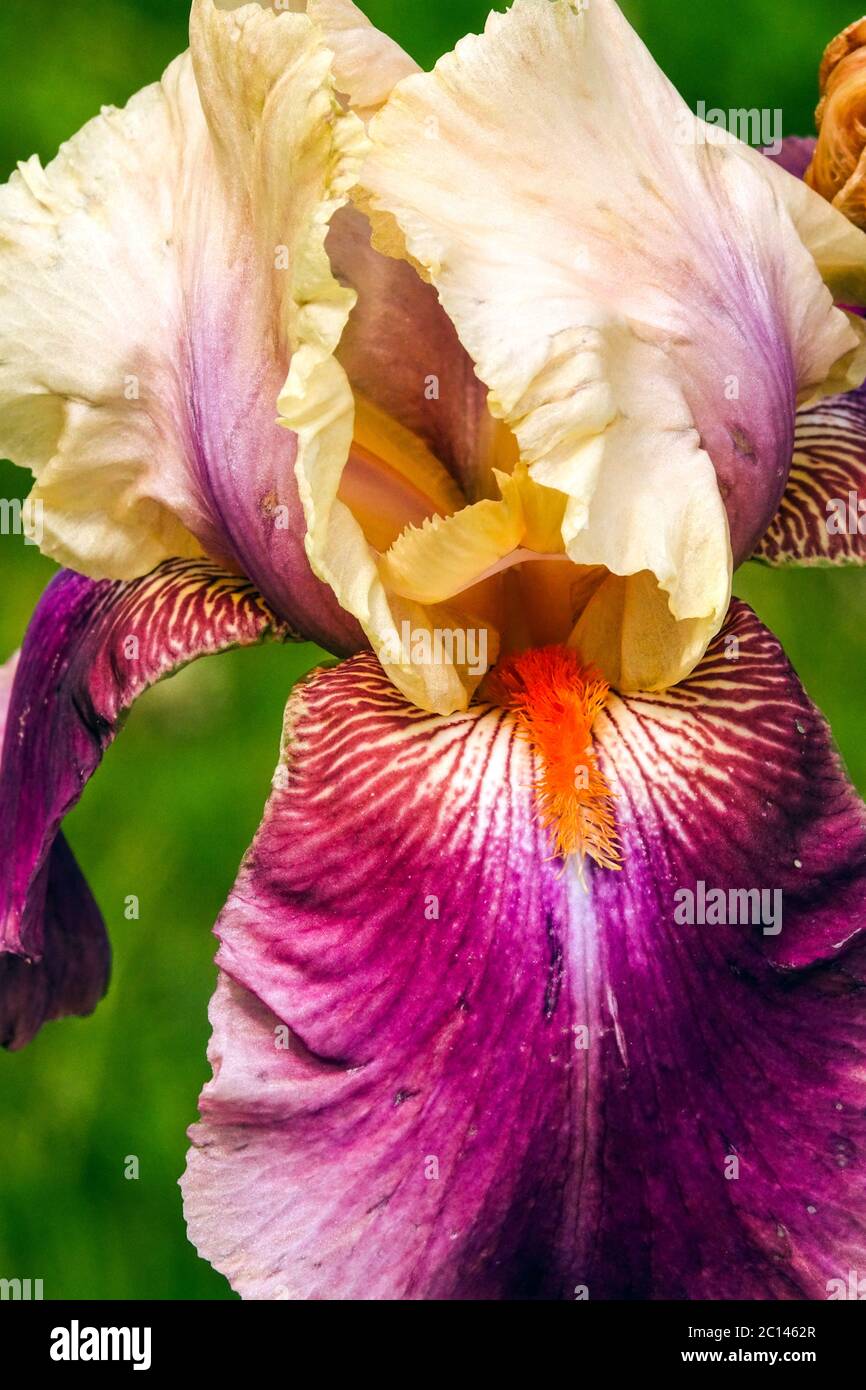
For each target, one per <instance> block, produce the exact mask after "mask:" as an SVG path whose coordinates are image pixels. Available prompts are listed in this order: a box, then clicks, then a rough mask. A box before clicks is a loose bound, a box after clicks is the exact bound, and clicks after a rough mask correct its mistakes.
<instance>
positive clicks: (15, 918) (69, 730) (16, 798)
mask: <svg viewBox="0 0 866 1390" xmlns="http://www.w3.org/2000/svg"><path fill="white" fill-rule="evenodd" d="M289 635H290V634H289V632H288V630H287V629H286V628H285V626H284V625H282V624H281V623H279V622H278V621H277V620H276V619H275V618H274V615H273V613H272V612H271V611H270V610H269V609H268V607H267V605H266V604H265V603H264V602H263V600H262V599H261V597H260V595H259V594H258V593H257V592H256V590H255V589H254V588H253V587H252V585H250V584H248V583H247V582H246V581H245V580H240V579H237V578H236V577H234V576H233V575H226V574H223V573H222V572H221V571H220V570H219V569H217V568H216V567H215V566H214V565H211V564H208V563H206V562H200V561H195V560H185V561H184V560H175V561H171V560H170V561H166V563H165V564H163V565H160V566H159V567H158V568H157V569H156V570H154V571H153V573H152V574H150V575H148V576H146V577H145V578H143V579H136V580H132V581H130V582H127V583H123V582H112V581H109V580H101V581H94V580H90V579H85V578H83V577H82V576H81V575H77V574H73V573H72V572H71V571H64V572H62V573H61V574H59V575H58V576H57V578H56V579H54V580H53V582H52V583H51V584H50V585H49V587H48V589H47V590H46V592H45V594H44V596H43V598H42V600H41V601H40V603H39V606H38V607H37V609H36V612H35V614H34V616H33V619H32V621H31V624H30V627H29V629H28V632H27V636H26V638H25V641H24V646H23V648H22V652H21V656H20V660H19V663H18V669H17V672H16V675H15V681H14V685H13V687H12V692H11V696H10V701H9V711H8V720H7V727H6V737H5V741H4V743H3V756H2V765H0V864H2V873H0V952H12V953H14V954H16V955H19V956H22V957H24V958H26V959H28V960H37V961H38V960H39V959H40V958H42V956H43V954H47V952H48V949H49V946H50V940H49V937H50V935H51V925H52V924H51V921H50V918H49V919H48V920H46V919H45V918H44V915H43V913H42V911H41V893H42V890H43V889H44V888H45V886H46V880H45V876H44V872H43V870H44V866H45V864H46V860H47V857H48V855H49V852H50V849H51V846H52V844H53V843H54V841H55V837H56V835H57V831H58V829H59V826H60V823H61V821H62V820H63V817H64V816H65V815H66V814H67V812H68V811H70V810H71V809H72V807H73V806H74V805H75V803H76V802H77V801H78V799H79V797H80V796H81V793H82V791H83V790H84V787H85V785H86V783H87V781H88V779H89V777H90V776H91V774H92V773H93V772H94V771H95V769H96V767H97V766H98V764H99V762H100V759H101V758H102V754H103V752H104V751H105V749H106V748H107V747H108V745H109V744H110V743H111V742H112V740H113V739H114V736H115V733H116V732H117V728H118V724H119V722H120V719H121V717H122V716H123V714H124V713H125V711H126V710H128V709H129V707H130V706H131V705H132V703H133V701H134V700H135V699H136V698H137V696H138V695H140V694H141V693H142V692H143V691H144V690H146V689H147V688H148V687H149V686H151V685H153V684H154V682H156V681H158V680H160V679H161V678H162V677H163V676H167V675H170V674H171V673H172V672H174V671H176V670H178V669H179V668H180V667H182V666H184V665H186V664H187V663H188V662H190V661H192V660H193V659H194V658H195V657H198V656H205V655H208V654H210V653H212V652H219V651H224V650H226V649H228V648H230V647H235V646H249V645H252V644H255V643H257V642H261V641H263V640H265V639H266V638H269V637H270V638H275V639H276V640H278V641H282V640H285V639H286V638H287V637H289ZM50 883H51V879H50V875H49V891H50Z"/></svg>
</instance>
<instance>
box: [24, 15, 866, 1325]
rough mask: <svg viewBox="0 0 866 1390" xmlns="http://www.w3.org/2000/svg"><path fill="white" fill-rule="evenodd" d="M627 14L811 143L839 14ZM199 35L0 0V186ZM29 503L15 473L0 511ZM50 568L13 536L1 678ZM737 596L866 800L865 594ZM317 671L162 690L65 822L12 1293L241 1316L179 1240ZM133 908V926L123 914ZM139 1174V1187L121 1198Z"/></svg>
mask: <svg viewBox="0 0 866 1390" xmlns="http://www.w3.org/2000/svg"><path fill="white" fill-rule="evenodd" d="M366 8H367V11H368V13H369V14H370V16H371V18H373V19H374V20H375V21H376V22H377V23H378V24H379V25H380V26H381V27H383V28H385V29H387V30H388V32H390V33H391V34H392V35H393V36H394V37H395V38H397V39H398V40H400V41H401V42H402V43H403V44H404V46H406V47H407V48H408V49H409V50H410V51H411V52H412V53H413V54H414V55H415V56H416V57H417V58H418V59H419V61H421V62H422V63H424V64H426V65H430V64H431V63H432V62H433V61H435V59H436V57H437V56H438V55H439V54H440V53H441V52H444V51H445V50H446V49H447V48H449V47H451V46H452V45H453V43H454V42H455V41H456V40H457V38H458V37H459V36H460V35H461V34H462V33H464V32H466V31H467V30H471V29H477V28H479V27H480V26H481V25H482V24H483V20H484V14H485V11H486V6H485V5H484V4H479V3H476V0H438V3H437V4H435V5H425V4H421V3H409V2H408V0H369V3H368V4H367V6H366ZM627 9H628V12H629V13H630V15H631V17H632V19H633V21H634V22H635V23H636V25H637V27H638V29H639V31H640V32H641V33H642V35H643V36H644V38H645V39H646V41H647V43H648V44H649V46H650V48H651V49H652V50H653V52H654V54H655V55H656V57H657V59H658V60H659V62H660V63H661V64H662V66H663V67H665V68H666V70H667V71H668V72H669V74H670V75H671V77H672V78H673V80H674V81H675V82H676V84H677V85H678V86H679V88H680V90H681V91H682V92H683V94H684V96H685V97H686V98H687V100H688V101H689V102H690V103H691V104H692V105H694V104H695V103H696V102H697V101H698V100H699V99H703V100H704V101H705V102H706V104H707V106H708V107H711V106H721V107H723V108H725V109H727V108H730V107H740V106H747V107H748V106H759V107H760V106H770V107H777V106H778V107H781V108H782V110H783V112H784V128H785V131H786V133H804V132H808V131H809V130H810V129H811V121H812V109H813V106H814V101H815V96H816V81H815V73H816V68H817V62H818V58H819V56H820V53H821V51H822V48H823V45H824V43H825V42H826V41H827V40H828V39H829V38H830V37H832V35H833V34H834V33H835V32H836V31H837V30H838V29H840V28H841V27H842V26H843V25H844V24H845V23H846V22H848V21H849V20H850V19H851V18H853V17H856V15H855V13H854V11H852V10H851V9H850V8H849V7H848V6H847V5H845V4H840V3H837V0H823V3H822V5H821V6H820V7H818V6H815V5H814V4H813V3H812V0H726V3H725V4H724V5H718V6H709V5H707V6H684V5H683V4H681V3H680V0H631V3H630V4H628V5H627ZM185 22H186V4H185V3H184V0H3V6H2V9H0V55H2V57H0V71H2V76H3V83H2V87H0V166H2V171H0V172H2V175H3V176H4V177H5V176H6V174H7V173H8V171H9V170H10V169H11V168H12V166H13V164H14V162H15V160H16V159H17V158H23V157H26V156H27V155H29V154H31V153H33V152H34V151H35V152H38V153H39V154H40V155H41V156H42V157H43V159H48V158H50V157H51V155H52V154H53V153H54V151H55V150H56V147H57V145H58V144H59V142H60V141H61V140H62V139H64V138H65V137H66V136H67V135H69V134H71V133H73V132H74V131H75V130H76V129H77V128H78V127H79V126H80V125H81V124H82V123H83V122H84V121H85V120H86V119H87V118H88V117H90V116H91V115H93V114H94V113H95V112H96V111H97V110H98V109H99V106H100V104H102V103H108V102H114V103H122V102H123V101H125V100H126V98H127V97H128V96H129V95H130V94H131V93H132V92H133V91H134V90H135V89H136V88H138V87H139V86H142V85H143V84H144V83H146V82H148V81H151V80H153V79H154V78H156V77H158V76H159V74H160V72H161V71H162V69H163V68H164V66H165V65H166V63H167V62H168V61H169V60H170V59H171V57H172V56H173V55H174V54H175V53H176V52H177V51H179V50H180V49H181V48H182V47H183V46H184V44H185V36H184V35H185ZM623 80H624V81H627V80H628V74H627V73H623ZM636 138H640V133H639V132H637V133H636ZM26 490H27V483H26V479H25V478H24V477H23V475H22V474H20V473H19V472H18V471H17V470H14V469H12V468H11V467H10V466H9V465H0V495H2V496H4V497H11V496H15V495H18V496H23V495H24V494H25V493H26ZM52 568H53V567H52V566H51V565H50V564H49V563H48V562H47V561H45V560H44V559H42V557H41V556H39V555H38V554H37V553H36V552H35V551H34V550H33V549H28V548H27V547H25V546H24V545H23V544H22V543H21V542H20V541H18V540H16V539H15V538H12V537H4V538H0V586H2V588H0V591H2V593H3V595H4V602H3V604H2V611H0V659H3V658H5V656H6V655H8V654H9V653H10V652H11V651H13V650H14V648H15V647H16V646H17V645H18V644H19V642H20V639H21V635H22V633H23V630H24V627H25V625H26V623H27V618H28V615H29V613H30V611H31V610H32V608H33V605H34V603H35V602H36V600H37V598H38V595H39V593H40V591H41V589H42V587H43V586H44V584H45V583H46V581H47V579H48V578H49V576H50V574H51V573H52ZM736 587H737V590H738V592H739V593H741V594H742V595H743V596H744V597H746V598H748V599H749V600H750V602H752V603H753V604H754V605H755V607H756V608H757V609H758V612H759V613H760V614H761V616H762V617H763V618H764V619H765V620H766V621H767V622H768V623H769V625H770V626H771V627H772V628H773V629H774V630H775V631H776V632H777V633H778V635H779V636H780V637H781V638H782V640H783V642H784V643H785V646H786V648H787V650H788V652H789V653H790V655H791V658H792V660H793V661H794V664H795V665H796V667H797V668H798V670H799V671H800V673H801V675H802V677H803V679H804V681H805V683H806V685H807V687H808V688H809V690H810V692H811V694H812V695H813V696H814V698H815V699H816V700H817V701H818V702H819V704H821V705H822V707H823V708H824V709H825V711H826V712H827V714H828V716H829V717H830V719H831V722H832V724H833V727H834V730H835V733H836V736H837V739H838V741H839V743H840V745H841V747H842V750H843V752H844V754H845V756H846V759H847V761H848V764H849V767H850V768H851V771H852V774H853V775H854V777H855V779H856V780H857V782H858V784H859V785H860V786H861V787H862V788H866V739H864V735H863V728H862V720H861V711H862V709H863V707H864V703H866V659H864V658H866V633H864V621H863V619H864V614H866V605H864V598H866V575H864V574H860V573H853V572H850V573H845V572H841V573H832V572H828V571H812V572H808V571H799V572H790V573H778V572H773V571H770V570H763V569H758V568H757V567H756V566H747V567H746V569H745V570H743V571H741V572H740V575H739V576H738V579H737V586H736ZM316 659H317V653H316V651H315V649H314V648H311V647H302V648H264V649H261V650H257V651H248V652H237V653H232V654H230V655H228V656H224V657H220V658H219V660H215V661H210V662H201V663H199V664H197V665H195V666H193V667H191V668H190V669H188V670H187V671H186V672H184V673H183V674H182V675H181V676H179V677H177V678H176V679H175V680H173V681H170V682H167V683H166V684H165V685H163V686H161V687H159V688H157V689H156V690H155V691H152V692H150V693H149V694H148V695H146V696H145V697H144V698H143V699H142V700H141V701H140V702H139V704H138V705H137V706H136V709H135V711H134V713H133V715H132V717H131V719H130V722H129V725H128V727H127V729H126V730H125V731H124V733H123V736H122V738H121V739H120V740H119V742H118V743H117V745H116V746H115V747H114V748H112V749H111V751H110V753H109V754H108V756H107V758H106V761H105V764H104V766H103V768H102V769H101V770H100V772H99V774H98V775H97V777H96V778H95V779H94V781H93V783H92V785H91V786H90V787H89V788H88V791H87V793H86V795H85V797H84V799H83V802H82V804H81V806H80V807H79V808H78V809H77V810H76V811H75V812H74V813H73V815H72V816H71V817H70V819H69V822H68V825H67V828H68V833H69V838H70V840H71V842H72V844H73V846H74V847H75V850H76V852H77V854H78V857H79V859H80V861H81V863H82V865H83V867H84V869H85V871H86V873H87V875H88V878H89V879H90V882H91V884H92V885H93V887H94V890H95V892H96V895H97V898H98V899H99V902H100V903H101V905H102V907H103V910H104V912H105V915H106V918H107V921H108V924H109V928H110V931H111V935H112V939H113V942H114V948H115V968H114V979H113V982H112V987H111V990H110V992H109V994H108V997H107V999H106V1000H105V1002H104V1003H103V1004H102V1005H101V1006H100V1008H99V1009H98V1010H97V1013H96V1014H95V1016H94V1018H93V1019H90V1020H83V1021H79V1020H74V1021H69V1022H65V1023H62V1024H52V1025H51V1026H50V1027H48V1028H46V1029H45V1030H44V1032H43V1033H42V1035H41V1036H40V1037H39V1038H38V1039H37V1041H36V1042H35V1043H34V1044H33V1046H32V1047H31V1048H30V1049H29V1050H27V1051H26V1052H24V1053H21V1054H18V1055H15V1056H7V1055H3V1056H2V1057H0V1134H2V1136H3V1142H2V1146H0V1194H2V1196H0V1203H2V1205H0V1276H4V1277H12V1276H16V1275H17V1276H19V1277H23V1278H26V1277H28V1276H29V1277H31V1278H42V1279H43V1280H44V1284H45V1293H46V1297H49V1298H61V1297H68V1298H112V1297H113V1298H129V1297H152V1298H154V1297H155V1298H220V1297H231V1294H230V1292H229V1290H228V1289H227V1286H226V1284H225V1283H224V1281H223V1280H222V1279H221V1278H220V1277H219V1276H218V1275H216V1274H215V1273H214V1272H213V1271H212V1270H210V1269H209V1267H208V1266H207V1265H205V1264H204V1263H203V1262H201V1261H199V1260H198V1259H197V1257H196V1255H195V1253H194V1251H193V1250H192V1247H191V1246H189V1245H188V1244H187V1242H186V1238H185V1233H184V1227H183V1223H182V1219H181V1210H180V1196H179V1192H178V1189H177V1187H176V1180H177V1178H178V1176H179V1174H180V1173H181V1171H182V1168H183V1161H184V1152H185V1148H186V1141H185V1137H184V1129H185V1126H186V1125H187V1124H188V1123H189V1122H190V1121H191V1120H192V1119H193V1118H194V1116H195V1109H196V1097H197V1095H198V1092H199V1089H200V1087H201V1084H202V1082H203V1081H204V1080H205V1078H206V1076H207V1066H206V1062H205V1047H206V1042H207V1036H208V1026H207V1018H206V1010H207V1002H208V998H209V996H210V993H211V991H212V988H213V982H214V978H215V970H214V967H213V964H212V957H213V952H214V940H213V938H212V936H211V935H210V928H211V926H212V924H213V921H214V919H215V917H216V915H217V913H218V911H219V909H220V907H221V906H222V904H223V902H224V901H225V898H226V895H227V893H228V891H229V889H230V887H231V884H232V882H233V879H234V876H235V872H236V869H237V865H238V863H239V860H240V858H241V855H242V854H243V852H244V850H245V848H246V846H247V845H248V843H249V841H250V839H251V837H252V835H253V833H254V831H255V828H256V825H257V823H258V820H259V815H260V811H261V807H262V804H263V802H264V799H265V796H266V794H267V790H268V784H269V779H270V775H271V772H272V769H273V766H274V764H275V762H276V757H277V750H278V744H279V734H280V723H281V718H282V711H283V706H284V702H285V699H286V695H287V693H288V690H289V688H290V686H291V684H292V682H293V680H295V679H296V678H297V677H298V676H299V675H300V674H301V673H302V672H303V671H304V670H306V669H308V668H309V667H310V666H311V665H313V664H314V663H315V661H316ZM129 893H136V894H138V895H139V896H140V899H141V919H140V920H139V921H137V922H129V921H126V920H125V918H124V916H123V903H124V899H125V897H126V895H127V894H129ZM130 1154H135V1155H137V1156H138V1157H139V1159H140V1163H141V1176H140V1178H139V1180H138V1181H128V1180H126V1179H125V1178H124V1176H123V1173H124V1160H125V1158H126V1156H127V1155H130Z"/></svg>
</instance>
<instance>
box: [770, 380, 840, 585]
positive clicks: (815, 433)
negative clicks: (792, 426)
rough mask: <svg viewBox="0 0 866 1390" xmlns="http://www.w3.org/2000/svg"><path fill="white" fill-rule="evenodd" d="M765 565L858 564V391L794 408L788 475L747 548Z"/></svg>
mask: <svg viewBox="0 0 866 1390" xmlns="http://www.w3.org/2000/svg"><path fill="white" fill-rule="evenodd" d="M755 558H756V559H758V560H763V561H765V562H766V563H767V564H769V565H788V564H797V565H852V564H853V565H861V564H863V563H864V562H866V390H864V388H863V387H861V388H860V389H859V390H857V391H848V392H845V393H843V394H842V395H838V396H831V397H828V398H827V399H825V400H822V401H819V402H818V403H817V404H816V405H813V406H809V407H808V408H806V409H803V410H800V411H798V413H797V432H796V434H795V436H794V461H793V464H792V466H791V476H790V478H789V479H788V485H787V487H786V488H785V492H784V494H783V496H782V501H781V503H780V506H779V510H778V512H777V513H776V516H775V517H774V518H773V522H772V524H771V526H770V528H769V530H768V531H767V534H766V535H765V536H764V537H763V539H762V541H761V543H760V545H759V546H758V548H757V550H756V552H755Z"/></svg>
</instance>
